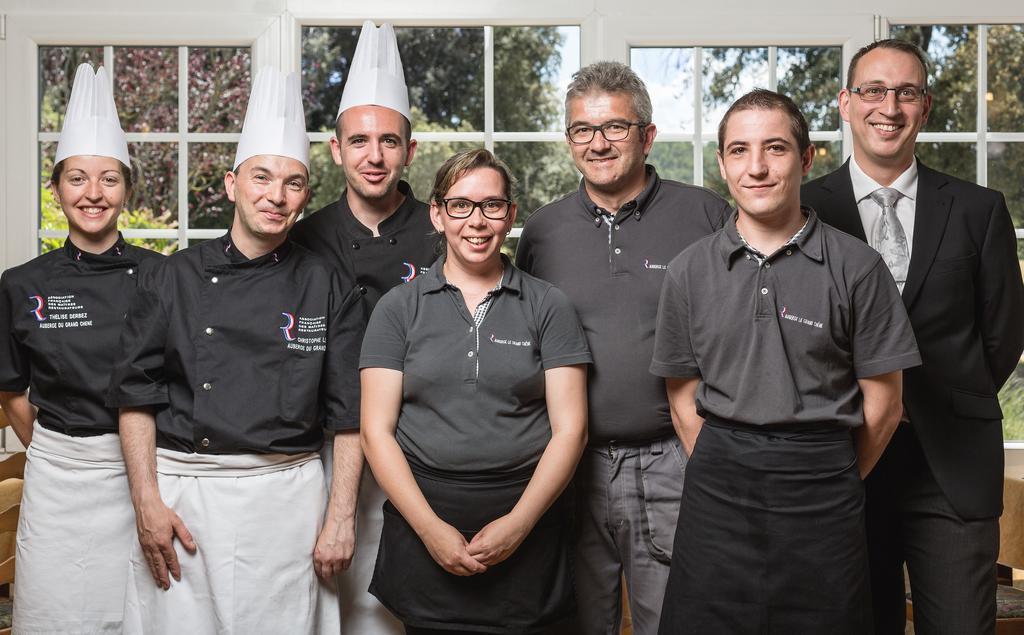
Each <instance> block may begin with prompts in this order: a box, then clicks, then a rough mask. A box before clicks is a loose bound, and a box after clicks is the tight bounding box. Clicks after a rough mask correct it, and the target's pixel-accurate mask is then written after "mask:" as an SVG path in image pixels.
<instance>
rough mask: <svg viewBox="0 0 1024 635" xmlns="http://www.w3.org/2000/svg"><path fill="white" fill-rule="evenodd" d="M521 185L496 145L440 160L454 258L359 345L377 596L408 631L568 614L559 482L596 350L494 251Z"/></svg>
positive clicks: (574, 448)
mask: <svg viewBox="0 0 1024 635" xmlns="http://www.w3.org/2000/svg"><path fill="white" fill-rule="evenodd" d="M512 187H513V179H512V176H511V174H510V173H509V170H508V167H507V166H505V164H504V163H502V162H501V161H499V160H497V159H495V158H494V156H493V155H492V154H491V153H490V152H488V151H487V150H482V149H481V150H470V151H467V152H462V153H460V154H457V155H455V156H453V157H451V158H450V159H448V161H446V162H445V164H444V165H443V166H442V167H441V169H440V171H439V172H438V174H437V177H436V178H435V181H434V189H433V192H432V195H431V205H430V216H431V221H432V222H433V224H434V227H435V228H436V229H437V231H438V232H439V233H440V234H441V235H442V236H443V237H444V239H445V242H446V245H445V253H444V255H443V256H442V257H441V258H440V259H439V260H438V261H437V262H436V263H434V265H433V267H431V269H430V271H429V272H428V273H426V274H424V275H421V276H419V277H417V278H416V279H415V280H413V281H412V282H410V283H408V284H405V285H402V286H401V287H397V288H395V289H393V290H392V291H390V292H389V293H388V294H387V295H385V296H384V297H383V298H382V299H381V301H380V303H379V304H378V305H377V307H376V309H375V310H374V312H373V316H372V317H371V318H370V323H369V326H368V327H367V331H366V337H365V339H364V341H363V350H362V355H361V357H360V368H361V369H362V371H361V372H362V375H361V377H362V394H363V399H362V442H363V448H364V450H365V452H366V457H367V460H368V461H369V463H370V466H371V468H373V472H374V475H375V476H376V477H377V479H378V481H379V482H380V484H381V486H382V487H383V489H384V491H385V492H386V493H387V495H388V498H389V500H388V502H387V503H385V505H384V529H383V532H382V535H381V544H380V552H379V555H378V558H377V564H376V570H375V572H374V576H373V582H372V584H371V586H370V592H371V593H373V594H374V595H376V596H377V598H378V599H380V601H381V602H382V603H383V604H384V605H385V606H387V607H388V609H389V610H391V612H392V613H394V614H395V616H396V617H398V618H399V619H400V620H402V622H403V623H404V624H405V625H406V630H407V632H408V633H435V632H445V631H459V632H461V633H467V632H468V633H472V632H480V633H485V632H486V633H506V632H507V633H513V632H514V633H530V632H545V630H551V629H553V628H557V624H558V623H559V622H561V621H562V620H564V619H565V618H568V617H570V615H571V613H572V611H573V598H572V584H571V580H570V571H571V567H570V562H569V558H570V555H569V549H568V544H569V538H570V535H569V533H570V529H569V526H570V523H569V518H570V510H571V504H572V503H571V497H570V494H569V492H567V491H566V486H567V485H568V484H569V482H570V479H571V477H572V473H573V470H574V469H575V467H576V463H577V462H578V460H579V458H580V454H581V452H582V451H583V447H584V445H585V443H586V364H589V363H591V356H590V351H589V349H588V347H587V343H586V339H585V336H584V334H583V330H582V328H581V327H580V324H579V320H578V319H577V317H576V314H575V311H574V310H573V308H572V306H571V305H570V304H569V301H568V300H567V299H566V297H565V296H564V295H563V294H562V293H561V292H560V291H559V290H558V289H556V288H554V287H553V286H551V285H550V284H548V283H546V282H543V281H541V280H538V279H536V278H533V277H531V276H529V275H527V274H524V273H523V272H521V271H519V270H518V269H516V268H515V267H514V266H513V265H512V263H511V262H510V261H509V259H508V258H506V257H505V256H503V255H502V253H501V245H502V243H503V241H504V239H505V237H506V236H507V235H508V233H509V231H510V230H511V228H512V224H513V222H514V221H515V217H516V205H515V203H514V202H512V200H511V196H512Z"/></svg>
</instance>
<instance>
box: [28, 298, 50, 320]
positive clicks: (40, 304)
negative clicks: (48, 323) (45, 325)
mask: <svg viewBox="0 0 1024 635" xmlns="http://www.w3.org/2000/svg"><path fill="white" fill-rule="evenodd" d="M28 299H29V300H35V302H36V308H34V309H32V310H31V311H29V313H31V314H33V315H34V316H35V317H36V322H42V321H44V320H45V319H46V316H45V315H43V309H45V308H46V300H44V299H43V296H41V295H30V296H28Z"/></svg>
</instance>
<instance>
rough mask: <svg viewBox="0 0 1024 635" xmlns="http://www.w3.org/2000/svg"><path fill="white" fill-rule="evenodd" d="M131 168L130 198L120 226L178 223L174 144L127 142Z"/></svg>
mask: <svg viewBox="0 0 1024 635" xmlns="http://www.w3.org/2000/svg"><path fill="white" fill-rule="evenodd" d="M128 153H129V154H130V155H131V158H132V163H133V168H134V172H135V178H136V182H135V188H134V193H133V198H132V200H131V201H130V203H129V204H128V205H126V209H125V211H124V213H123V214H122V215H121V219H120V223H119V225H120V227H122V228H128V227H131V228H137V229H173V228H175V227H177V226H178V144H177V143H129V144H128Z"/></svg>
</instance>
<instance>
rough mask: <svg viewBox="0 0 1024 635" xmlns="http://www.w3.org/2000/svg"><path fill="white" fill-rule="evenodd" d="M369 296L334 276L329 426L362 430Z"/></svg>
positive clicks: (324, 388) (324, 390)
mask: <svg viewBox="0 0 1024 635" xmlns="http://www.w3.org/2000/svg"><path fill="white" fill-rule="evenodd" d="M367 313H368V310H367V306H366V300H365V296H364V295H363V294H361V293H360V292H359V289H358V287H356V286H355V285H345V284H343V283H342V282H341V279H340V277H339V274H338V273H337V272H333V273H332V274H331V307H330V315H331V320H330V323H329V324H328V327H327V328H328V332H327V357H326V360H325V368H324V373H323V380H322V385H321V394H322V395H323V411H324V419H325V423H324V425H325V427H326V428H327V429H329V430H351V429H355V428H358V427H359V347H360V345H361V343H362V340H363V332H364V331H365V329H366V316H367Z"/></svg>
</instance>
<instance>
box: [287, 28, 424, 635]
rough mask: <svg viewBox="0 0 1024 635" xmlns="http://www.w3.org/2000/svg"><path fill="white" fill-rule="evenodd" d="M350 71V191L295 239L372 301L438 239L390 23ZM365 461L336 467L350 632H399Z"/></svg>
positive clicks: (363, 45)
mask: <svg viewBox="0 0 1024 635" xmlns="http://www.w3.org/2000/svg"><path fill="white" fill-rule="evenodd" d="M349 69H350V70H349V75H348V78H347V81H346V83H345V88H344V90H343V92H342V96H341V106H340V107H339V108H338V120H337V127H336V131H335V132H336V136H335V137H334V138H332V139H331V155H332V156H333V158H334V162H335V163H336V164H337V165H338V166H339V167H340V168H341V170H342V172H343V173H344V175H345V181H346V189H345V190H344V191H343V192H342V193H341V197H340V198H339V199H338V200H337V201H335V202H334V203H331V204H330V205H328V206H327V207H324V208H323V209H321V210H319V211H317V212H315V213H314V214H312V215H310V216H308V217H307V218H305V219H303V220H301V221H299V222H298V223H297V224H296V225H295V228H294V229H293V230H292V234H291V236H292V239H293V240H295V242H297V243H299V244H302V245H305V246H306V247H309V248H310V249H311V250H313V251H314V252H316V253H318V254H320V255H321V256H323V257H324V258H326V259H328V260H330V261H331V262H332V264H334V265H335V266H336V267H338V268H339V269H340V270H341V271H342V272H343V277H344V278H346V279H354V280H355V282H356V285H357V288H358V289H359V290H360V292H361V293H363V294H364V295H365V298H366V301H367V304H368V306H369V307H371V308H372V306H373V305H375V304H376V302H377V300H378V299H379V298H380V297H381V296H382V295H384V293H386V292H387V291H388V290H389V289H391V288H392V287H394V286H396V285H399V284H403V283H405V282H408V281H409V280H412V279H413V278H415V277H416V276H417V275H419V274H420V273H421V272H423V271H426V270H427V269H428V268H429V267H430V264H431V263H432V262H433V261H434V259H435V258H436V257H437V253H438V252H437V250H436V245H437V241H438V239H439V237H438V235H437V233H436V232H435V231H434V228H433V226H432V225H431V223H430V213H429V208H428V206H427V205H426V204H424V203H422V202H420V201H418V200H416V197H415V196H414V195H413V192H412V188H411V187H410V186H409V184H408V183H407V182H405V181H403V180H402V173H403V171H404V170H405V168H406V167H408V166H409V164H410V163H411V162H412V159H413V156H414V155H415V153H416V141H415V140H414V139H412V125H411V118H412V116H411V114H410V108H409V91H408V88H407V87H406V84H405V72H404V70H403V68H402V59H401V56H400V54H399V51H398V42H397V40H396V38H395V31H394V29H393V28H392V26H391V25H390V24H384V25H382V26H381V27H380V28H377V27H376V26H375V25H374V23H373V22H370V21H367V22H365V23H364V24H363V30H362V32H361V33H360V36H359V43H358V44H357V45H356V51H355V55H354V56H353V58H352V63H351V64H350V65H349ZM357 449H358V448H357ZM346 455H347V456H356V455H354V454H351V453H349V454H346ZM362 465H363V462H362V455H361V454H359V455H358V461H357V462H354V463H352V464H350V465H342V466H335V471H336V472H338V473H339V478H341V479H342V482H343V483H344V486H345V489H346V491H353V492H354V491H356V489H358V490H359V502H358V511H357V518H356V523H355V527H356V531H355V535H354V536H353V535H349V536H348V541H349V545H352V546H350V547H349V553H350V554H351V552H352V549H353V548H354V552H355V553H354V557H353V559H352V566H351V567H349V568H348V570H347V571H346V572H345V573H344V574H343V575H342V576H341V577H340V579H339V584H340V592H341V612H342V624H343V627H344V628H343V633H345V634H346V635H347V634H350V633H351V634H358V635H381V634H392V633H393V634H396V635H397V634H399V633H402V632H403V629H402V625H401V623H400V622H398V621H397V620H395V618H394V617H392V616H391V614H390V613H389V612H388V611H387V610H386V609H384V607H383V606H382V605H381V604H380V603H379V602H378V601H377V599H376V598H375V597H373V596H372V595H370V594H369V593H368V592H367V590H366V589H367V588H368V587H369V585H370V578H371V577H372V576H373V566H374V562H375V561H376V559H377V546H378V542H379V539H380V532H381V526H382V524H383V514H382V511H381V508H382V505H383V503H384V501H385V500H386V497H385V496H384V493H383V492H382V491H381V489H380V487H379V486H378V485H377V482H376V481H375V480H374V478H373V475H372V473H371V472H370V471H369V470H368V469H367V470H365V472H364V473H363V474H362V485H361V486H360V485H359V482H360V473H361V471H362V470H363V468H362ZM338 502H339V503H344V502H345V501H343V500H342V499H340V498H339V499H338ZM345 508H346V509H353V507H352V506H345Z"/></svg>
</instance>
